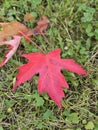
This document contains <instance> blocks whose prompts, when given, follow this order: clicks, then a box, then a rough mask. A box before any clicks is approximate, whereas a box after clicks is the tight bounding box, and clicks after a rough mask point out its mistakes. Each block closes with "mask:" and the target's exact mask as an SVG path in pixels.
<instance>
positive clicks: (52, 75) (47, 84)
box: [12, 49, 86, 107]
mask: <svg viewBox="0 0 98 130" xmlns="http://www.w3.org/2000/svg"><path fill="white" fill-rule="evenodd" d="M60 52H61V50H60V49H56V50H54V51H51V52H49V53H48V54H40V53H31V54H23V55H22V56H23V57H25V58H27V59H28V60H29V62H28V63H27V64H24V65H22V66H20V67H19V70H20V71H19V74H18V75H17V77H16V79H17V80H16V83H15V85H14V86H13V88H12V90H13V91H14V90H15V89H16V88H17V86H19V85H20V84H21V83H24V82H25V81H27V80H30V79H31V78H32V76H34V75H35V74H39V80H38V91H39V93H40V94H42V93H43V92H47V93H48V95H49V96H50V97H51V99H52V100H54V102H55V103H56V104H57V105H58V106H59V107H61V101H62V98H63V97H64V92H63V89H62V88H63V87H64V88H68V87H69V86H68V84H67V82H66V79H65V77H64V76H63V75H62V73H61V70H62V69H66V70H69V71H71V72H74V73H77V74H80V75H82V74H86V71H85V70H84V69H83V68H82V67H81V66H80V65H79V64H78V63H76V62H75V61H74V60H73V59H61V58H60Z"/></svg>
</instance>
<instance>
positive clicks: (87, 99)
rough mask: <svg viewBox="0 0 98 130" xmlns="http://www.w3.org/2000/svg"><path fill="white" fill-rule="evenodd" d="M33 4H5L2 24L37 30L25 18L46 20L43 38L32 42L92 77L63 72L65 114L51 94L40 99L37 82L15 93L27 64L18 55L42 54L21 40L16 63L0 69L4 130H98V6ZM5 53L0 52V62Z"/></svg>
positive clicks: (91, 0) (75, 1) (63, 1)
mask: <svg viewBox="0 0 98 130" xmlns="http://www.w3.org/2000/svg"><path fill="white" fill-rule="evenodd" d="M34 1H35V0H24V1H23V0H18V1H16V0H1V2H0V3H1V4H0V21H1V22H10V21H19V22H22V23H24V24H25V25H27V26H28V27H30V28H33V27H34V26H35V23H36V21H35V22H27V23H25V22H24V21H23V19H24V15H25V13H26V12H29V13H31V14H33V15H34V16H35V17H36V19H39V18H40V17H41V16H42V15H45V16H47V17H48V18H49V20H50V27H49V28H48V30H47V31H46V35H45V37H43V36H37V37H36V38H33V40H34V41H35V42H36V43H39V45H40V47H42V48H43V49H44V50H45V51H46V52H49V51H51V50H54V49H55V48H61V50H62V54H61V56H62V58H72V59H74V60H76V61H77V62H79V63H80V64H81V65H82V66H83V67H84V68H85V69H86V70H87V72H88V75H87V76H78V75H76V74H73V73H71V72H68V71H63V74H64V75H65V76H66V79H67V82H68V83H69V85H70V88H69V89H68V90H64V91H65V93H66V97H65V98H64V99H63V102H62V104H63V108H62V110H60V109H59V108H58V107H57V106H56V105H55V104H54V102H53V101H52V100H51V99H50V98H49V97H48V95H47V94H43V95H39V94H38V91H37V81H38V77H37V76H34V78H32V79H31V80H30V81H28V82H26V83H24V84H23V85H20V86H19V87H18V89H17V90H16V91H15V92H14V93H12V92H11V88H12V85H13V83H14V82H15V76H16V74H17V73H18V71H17V67H18V66H19V65H21V64H23V63H25V62H26V61H25V60H24V59H23V58H21V57H20V55H21V54H23V53H30V52H37V51H39V50H38V48H36V47H35V46H32V45H31V44H26V41H24V40H23V41H22V44H23V45H22V46H21V47H19V49H18V51H17V52H16V54H15V55H14V56H13V58H12V59H11V60H10V61H9V62H8V63H7V64H6V65H5V66H4V67H0V130H98V2H97V0H58V1H57V0H43V1H42V0H36V1H35V2H34ZM2 53H3V47H1V46H0V59H2V57H3V54H2Z"/></svg>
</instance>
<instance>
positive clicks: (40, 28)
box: [33, 16, 50, 36]
mask: <svg viewBox="0 0 98 130" xmlns="http://www.w3.org/2000/svg"><path fill="white" fill-rule="evenodd" d="M49 23H50V21H49V19H48V18H47V17H45V16H42V20H40V21H38V22H37V26H36V27H35V28H34V29H33V35H34V36H36V35H39V34H43V33H44V31H45V30H46V29H47V27H48V25H49Z"/></svg>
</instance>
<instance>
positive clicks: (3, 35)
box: [0, 22, 28, 42]
mask: <svg viewBox="0 0 98 130" xmlns="http://www.w3.org/2000/svg"><path fill="white" fill-rule="evenodd" d="M0 26H1V31H0V42H1V41H3V40H6V39H7V38H8V37H9V36H13V35H19V31H22V32H24V33H26V32H27V31H28V28H27V27H26V26H25V25H23V24H21V23H20V22H9V23H7V22H6V23H0Z"/></svg>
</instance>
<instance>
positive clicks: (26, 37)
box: [19, 31, 46, 54]
mask: <svg viewBox="0 0 98 130" xmlns="http://www.w3.org/2000/svg"><path fill="white" fill-rule="evenodd" d="M19 33H20V34H21V35H22V36H23V37H24V38H25V39H27V40H28V41H29V42H31V43H32V44H33V45H35V46H36V47H37V48H38V49H39V50H40V51H41V52H42V53H44V54H45V53H46V52H45V51H44V50H43V49H42V48H41V47H40V46H38V45H37V44H36V43H35V42H34V41H32V40H31V39H30V38H29V37H28V36H26V35H25V34H24V33H23V32H21V31H19Z"/></svg>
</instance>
